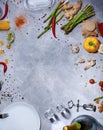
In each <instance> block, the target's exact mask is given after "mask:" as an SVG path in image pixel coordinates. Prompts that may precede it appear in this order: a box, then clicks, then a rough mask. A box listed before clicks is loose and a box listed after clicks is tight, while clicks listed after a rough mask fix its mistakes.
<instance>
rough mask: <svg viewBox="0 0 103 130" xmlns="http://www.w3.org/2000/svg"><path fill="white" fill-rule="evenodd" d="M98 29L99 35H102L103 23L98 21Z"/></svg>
mask: <svg viewBox="0 0 103 130" xmlns="http://www.w3.org/2000/svg"><path fill="white" fill-rule="evenodd" d="M99 31H100V34H101V36H102V37H103V23H99Z"/></svg>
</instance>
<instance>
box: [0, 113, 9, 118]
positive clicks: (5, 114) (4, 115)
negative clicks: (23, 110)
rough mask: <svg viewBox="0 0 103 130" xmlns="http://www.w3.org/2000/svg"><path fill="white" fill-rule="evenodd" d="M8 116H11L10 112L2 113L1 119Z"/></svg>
mask: <svg viewBox="0 0 103 130" xmlns="http://www.w3.org/2000/svg"><path fill="white" fill-rule="evenodd" d="M8 116H9V115H8V113H3V114H0V119H4V118H7V117H8Z"/></svg>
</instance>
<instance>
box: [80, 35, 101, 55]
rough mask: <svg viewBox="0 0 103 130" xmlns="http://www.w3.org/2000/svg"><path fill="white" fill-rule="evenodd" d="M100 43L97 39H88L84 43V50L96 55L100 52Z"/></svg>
mask: <svg viewBox="0 0 103 130" xmlns="http://www.w3.org/2000/svg"><path fill="white" fill-rule="evenodd" d="M99 46H100V41H99V40H98V39H97V38H96V37H88V38H86V39H85V41H84V43H83V47H84V49H85V50H86V51H87V52H89V53H95V52H97V51H98V49H99Z"/></svg>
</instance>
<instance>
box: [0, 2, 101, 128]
mask: <svg viewBox="0 0 103 130" xmlns="http://www.w3.org/2000/svg"><path fill="white" fill-rule="evenodd" d="M0 2H1V3H2V0H1V1H0ZM71 2H72V1H71ZM73 2H75V1H74V0H73ZM87 3H91V4H93V5H94V8H95V12H96V16H95V17H94V18H97V19H98V20H99V21H103V7H102V5H103V1H102V0H98V1H95V0H87V1H84V0H83V5H85V4H87ZM0 6H3V5H2V4H0ZM9 10H10V13H9V14H8V19H10V21H11V30H13V31H14V32H15V36H16V37H15V42H14V43H13V44H12V47H11V49H10V50H7V49H5V47H4V49H5V54H4V55H2V56H1V55H0V60H3V61H4V59H5V58H8V59H9V63H8V71H7V73H6V74H5V75H3V74H2V68H1V66H0V73H1V74H0V76H1V79H2V80H4V84H3V89H2V91H1V92H0V95H2V94H3V93H4V92H6V93H10V94H11V96H10V97H9V96H7V97H5V96H3V99H2V98H1V105H0V109H1V111H2V109H4V108H5V107H6V106H7V105H8V104H10V103H11V102H16V101H22V100H23V101H25V102H28V103H30V104H32V105H33V106H34V107H35V108H36V109H37V111H38V113H39V114H40V118H41V130H50V127H51V126H50V123H49V121H48V120H47V119H45V117H44V112H45V111H46V110H47V109H48V108H53V109H54V110H55V107H56V105H57V104H64V105H65V106H67V102H68V101H69V100H71V99H72V100H73V101H74V103H77V99H80V104H83V103H87V104H88V103H94V102H93V99H94V98H95V97H98V96H100V95H102V92H101V91H100V89H99V88H98V85H97V84H98V82H99V81H100V80H103V78H102V77H103V55H101V54H98V53H97V54H89V53H87V52H85V51H84V50H83V47H82V45H81V43H83V41H84V38H83V37H82V35H81V24H80V25H78V26H77V27H76V28H75V29H74V30H73V31H72V32H71V33H70V34H69V35H64V32H63V31H61V30H60V26H61V25H60V24H64V23H66V20H65V21H61V22H60V24H58V25H57V27H56V28H57V31H56V32H57V37H58V39H54V38H53V37H52V33H51V31H48V32H47V33H46V34H45V35H44V36H42V37H41V38H40V39H37V35H38V34H39V33H40V32H41V31H42V30H43V28H42V26H43V27H44V25H45V24H43V20H44V19H45V18H42V17H43V16H44V14H45V13H46V14H49V13H50V12H51V10H52V9H46V10H43V11H36V12H29V11H27V10H25V9H24V7H23V1H21V2H20V1H19V0H18V1H16V2H15V1H12V2H9ZM19 15H23V16H24V17H25V18H26V19H27V24H26V25H24V26H23V27H22V28H21V29H17V28H16V27H15V23H14V20H15V17H17V16H19ZM92 19H93V18H92ZM6 34H7V32H6V31H2V32H1V31H0V39H2V40H4V42H5V44H6V39H5V37H6ZM99 39H100V40H101V42H102V41H103V39H102V38H101V37H99ZM71 44H72V45H78V46H79V47H80V52H79V53H78V54H73V53H72V51H71ZM80 58H84V59H85V60H86V61H87V60H88V59H90V58H93V59H96V61H97V64H96V66H94V67H92V68H90V69H89V70H87V71H84V66H85V65H86V63H84V64H79V65H77V63H78V60H79V59H80ZM91 78H94V79H96V82H97V83H96V84H94V85H90V84H89V83H88V80H89V79H91ZM1 97H2V96H1ZM70 112H71V117H70V119H69V120H65V119H63V118H61V120H63V121H64V122H66V123H70V122H71V121H72V119H73V118H75V117H76V116H78V115H82V114H88V115H92V116H93V117H96V118H98V121H99V122H100V123H101V124H103V121H102V118H103V113H101V114H100V113H98V112H95V113H94V112H88V111H85V110H83V109H82V108H81V109H80V111H79V112H78V113H77V112H76V108H75V107H74V108H73V109H72V110H70Z"/></svg>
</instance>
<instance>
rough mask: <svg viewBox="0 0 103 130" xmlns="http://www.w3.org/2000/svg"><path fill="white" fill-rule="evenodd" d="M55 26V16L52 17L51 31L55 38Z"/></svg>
mask: <svg viewBox="0 0 103 130" xmlns="http://www.w3.org/2000/svg"><path fill="white" fill-rule="evenodd" d="M55 26H56V18H55V17H53V18H52V33H53V36H54V37H55V38H57V37H56V32H55Z"/></svg>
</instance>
